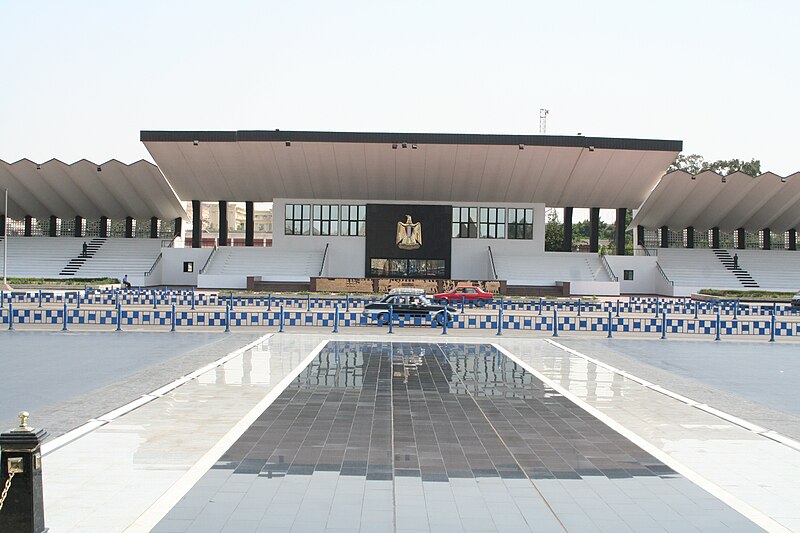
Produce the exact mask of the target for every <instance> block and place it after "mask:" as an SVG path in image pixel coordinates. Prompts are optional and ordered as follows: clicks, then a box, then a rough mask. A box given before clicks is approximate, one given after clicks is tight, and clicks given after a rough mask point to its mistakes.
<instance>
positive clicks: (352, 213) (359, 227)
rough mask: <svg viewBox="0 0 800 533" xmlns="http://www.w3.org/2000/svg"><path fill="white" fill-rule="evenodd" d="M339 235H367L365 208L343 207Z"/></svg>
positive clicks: (358, 206) (355, 206) (361, 206)
mask: <svg viewBox="0 0 800 533" xmlns="http://www.w3.org/2000/svg"><path fill="white" fill-rule="evenodd" d="M339 234H340V235H344V236H346V237H347V236H350V237H356V236H364V235H366V234H367V206H365V205H343V206H342V225H341V231H340V232H339Z"/></svg>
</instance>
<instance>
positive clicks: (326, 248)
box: [319, 242, 331, 277]
mask: <svg viewBox="0 0 800 533" xmlns="http://www.w3.org/2000/svg"><path fill="white" fill-rule="evenodd" d="M330 245H331V243H329V242H326V243H325V251H324V252H322V264H321V265H320V266H319V277H322V271H323V270H324V269H325V258H326V257H328V246H330Z"/></svg>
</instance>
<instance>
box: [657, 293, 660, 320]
mask: <svg viewBox="0 0 800 533" xmlns="http://www.w3.org/2000/svg"><path fill="white" fill-rule="evenodd" d="M659 303H660V302H659V300H658V297H656V316H658V308H659Z"/></svg>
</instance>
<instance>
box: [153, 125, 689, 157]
mask: <svg viewBox="0 0 800 533" xmlns="http://www.w3.org/2000/svg"><path fill="white" fill-rule="evenodd" d="M139 138H140V140H141V141H142V142H193V141H199V142H285V141H297V142H329V143H388V144H392V143H398V144H400V143H408V144H465V145H509V146H516V145H520V144H524V145H526V146H558V147H567V148H588V147H590V146H591V147H594V148H600V149H603V148H604V149H611V150H653V151H662V152H680V151H681V150H683V141H675V140H660V139H620V138H614V137H588V136H582V135H576V136H567V135H492V134H473V133H359V132H338V131H283V130H243V131H141V132H140V136H139Z"/></svg>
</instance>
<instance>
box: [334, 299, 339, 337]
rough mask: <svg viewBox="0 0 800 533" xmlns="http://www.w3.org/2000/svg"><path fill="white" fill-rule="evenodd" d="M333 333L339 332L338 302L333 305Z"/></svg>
mask: <svg viewBox="0 0 800 533" xmlns="http://www.w3.org/2000/svg"><path fill="white" fill-rule="evenodd" d="M333 333H339V304H338V303H337V304H334V305H333Z"/></svg>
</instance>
